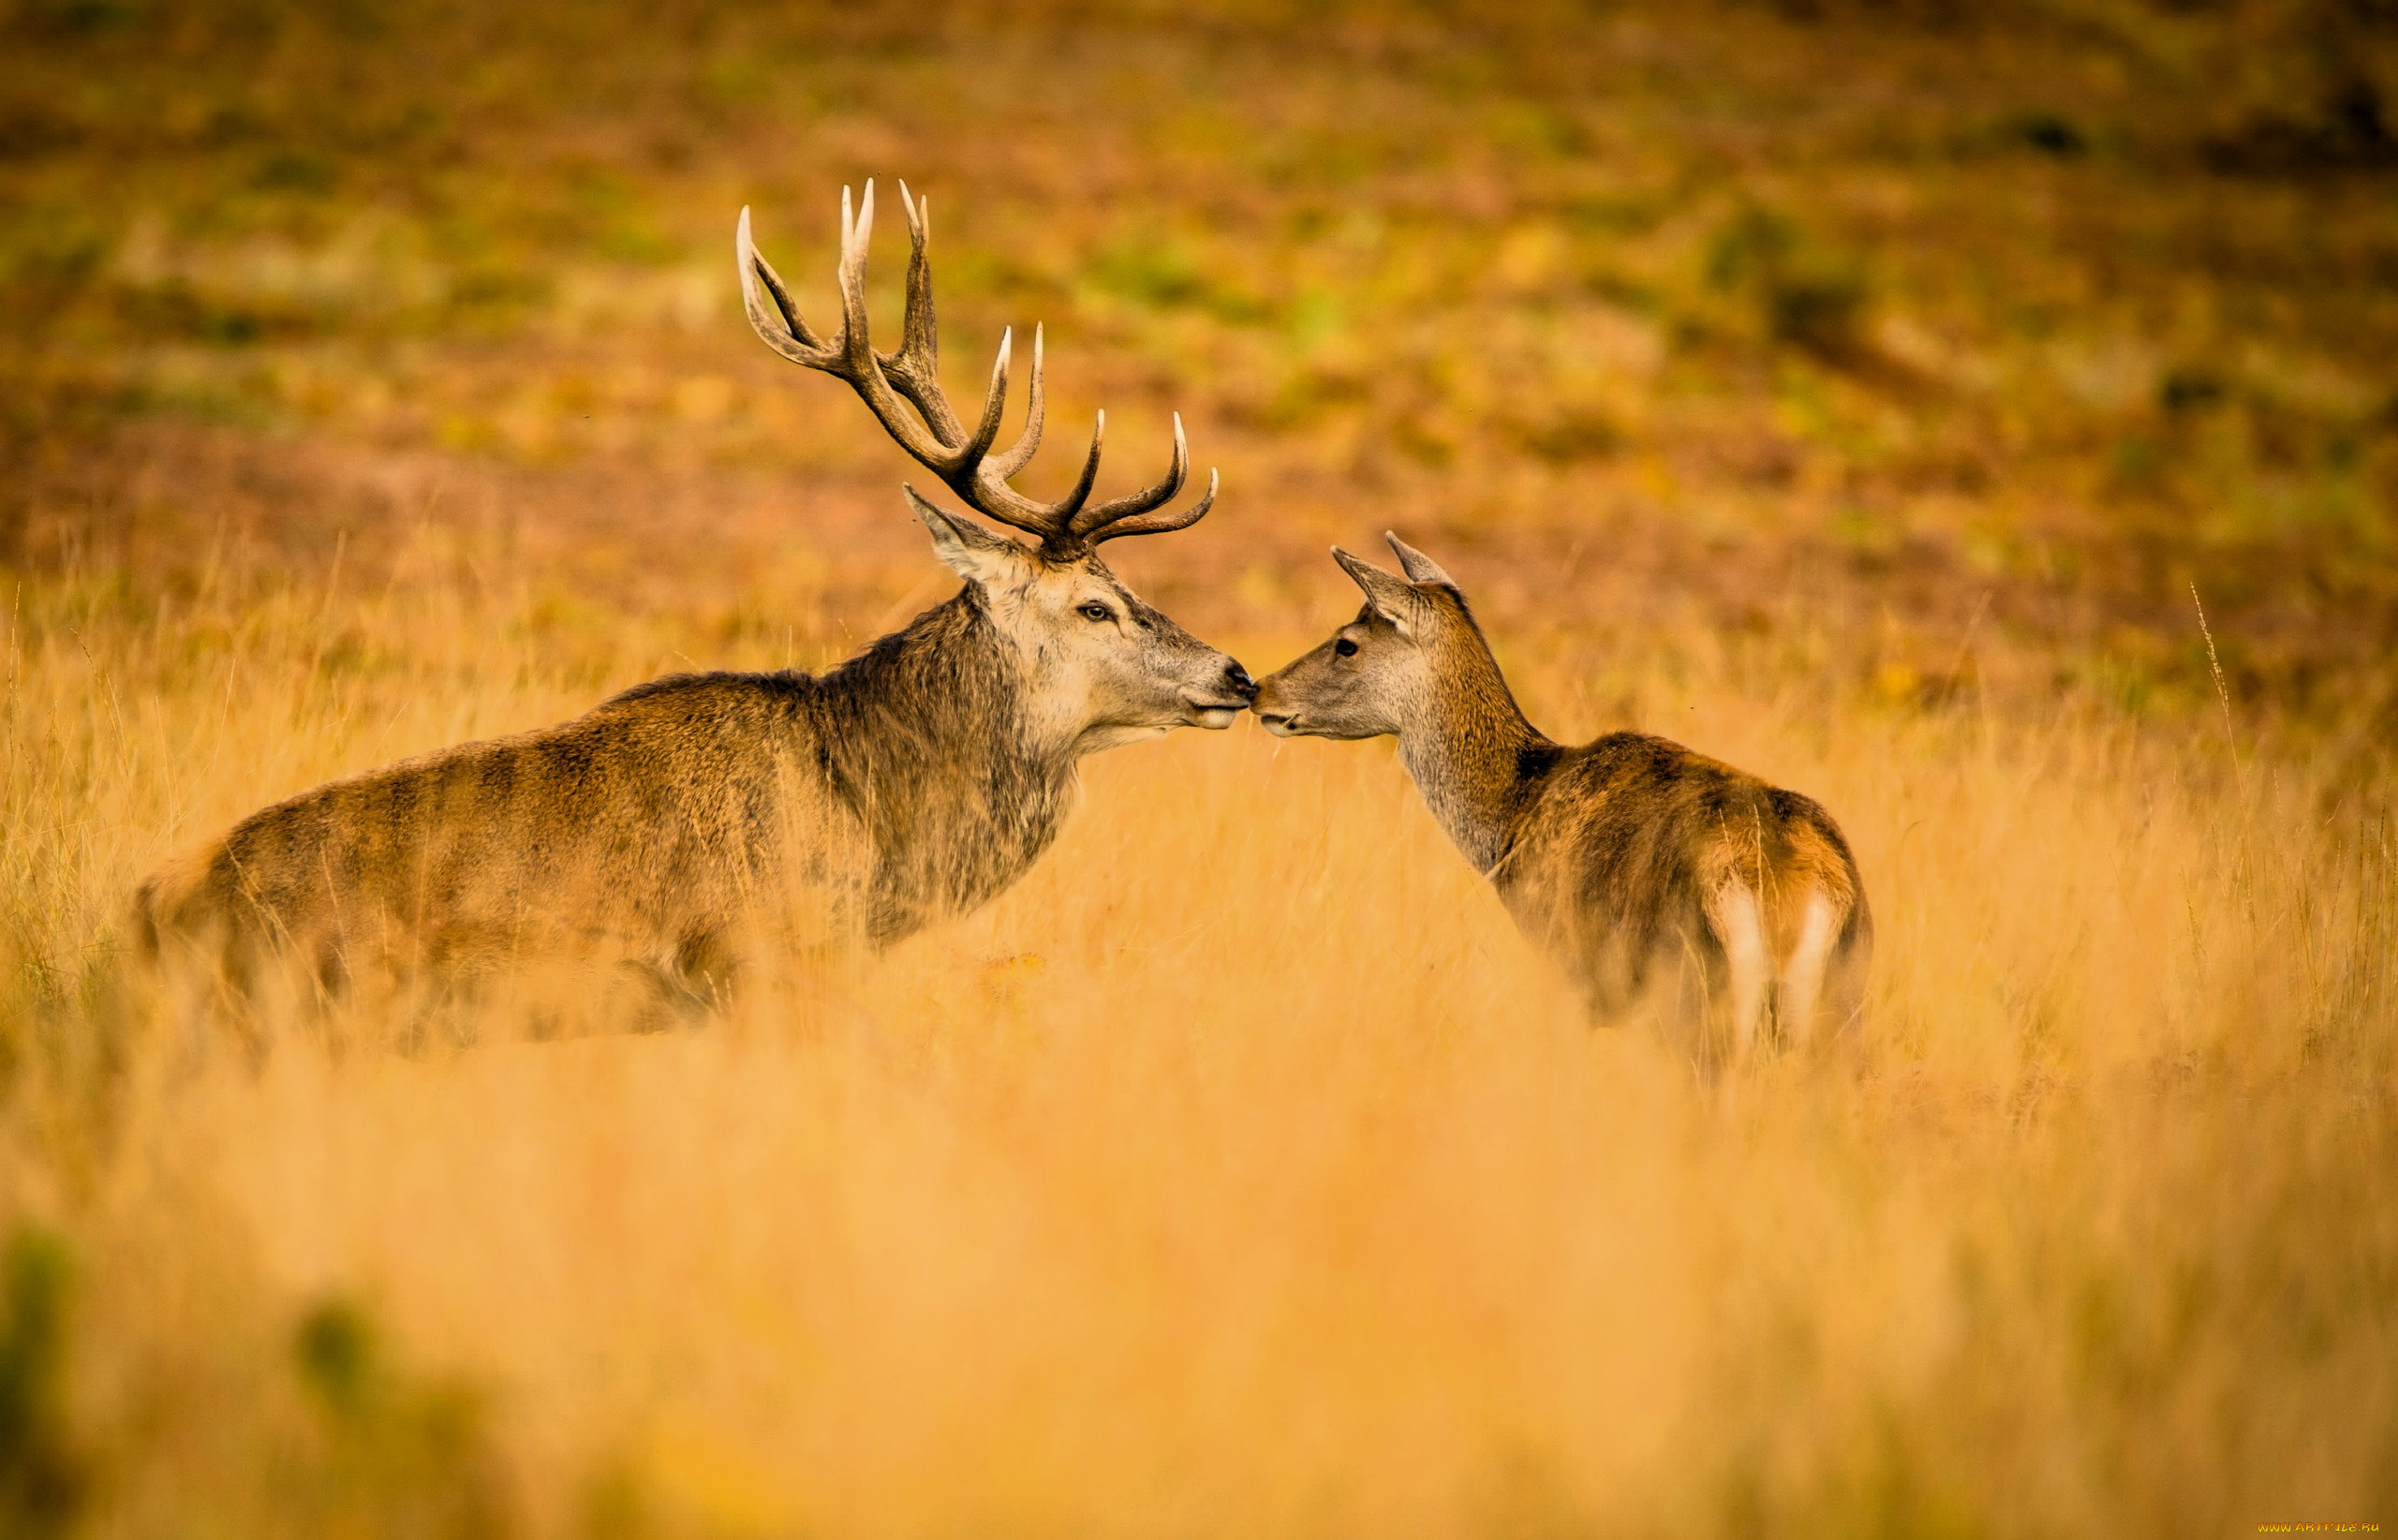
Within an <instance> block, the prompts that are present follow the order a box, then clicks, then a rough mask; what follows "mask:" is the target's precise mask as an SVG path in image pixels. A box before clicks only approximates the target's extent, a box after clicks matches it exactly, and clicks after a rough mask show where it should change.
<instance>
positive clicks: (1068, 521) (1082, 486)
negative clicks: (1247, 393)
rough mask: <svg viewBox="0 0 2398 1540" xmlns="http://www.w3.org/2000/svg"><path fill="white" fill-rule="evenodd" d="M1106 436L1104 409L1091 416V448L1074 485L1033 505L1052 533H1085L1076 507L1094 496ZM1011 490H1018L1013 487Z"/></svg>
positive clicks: (1072, 534)
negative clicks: (1053, 498)
mask: <svg viewBox="0 0 2398 1540" xmlns="http://www.w3.org/2000/svg"><path fill="white" fill-rule="evenodd" d="M1106 438H1107V413H1106V412H1105V410H1102V411H1100V412H1099V413H1097V414H1096V415H1095V416H1093V417H1092V419H1091V424H1090V448H1089V449H1088V451H1087V452H1085V453H1084V454H1083V468H1082V471H1081V473H1080V474H1078V475H1076V476H1075V478H1074V484H1073V488H1072V489H1071V490H1069V491H1068V492H1067V494H1066V495H1065V496H1062V497H1060V498H1058V500H1057V501H1056V502H1054V503H1035V504H1034V505H1032V506H1033V507H1034V508H1036V509H1037V510H1039V511H1040V514H1041V516H1042V517H1043V518H1044V519H1047V520H1048V521H1049V523H1050V526H1051V528H1050V531H1049V533H1050V534H1051V535H1053V536H1078V535H1080V534H1081V533H1082V531H1081V530H1079V529H1076V528H1075V527H1074V511H1075V510H1076V509H1079V508H1080V507H1082V506H1083V504H1084V503H1086V502H1088V501H1089V500H1090V489H1091V486H1092V484H1093V483H1095V482H1096V481H1098V480H1099V451H1100V446H1101V445H1102V444H1103V442H1105V440H1106ZM1009 490H1010V491H1011V492H1013V491H1014V489H1013V488H1010V489H1009Z"/></svg>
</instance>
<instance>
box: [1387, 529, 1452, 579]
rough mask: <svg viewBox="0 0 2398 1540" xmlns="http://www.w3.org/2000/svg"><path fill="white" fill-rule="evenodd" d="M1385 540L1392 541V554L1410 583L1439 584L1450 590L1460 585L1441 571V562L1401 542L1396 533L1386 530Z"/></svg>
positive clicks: (1403, 541)
mask: <svg viewBox="0 0 2398 1540" xmlns="http://www.w3.org/2000/svg"><path fill="white" fill-rule="evenodd" d="M1383 539H1384V540H1388V541H1390V548H1391V554H1392V555H1396V556H1398V557H1399V570H1401V571H1403V572H1405V573H1406V574H1407V581H1408V582H1410V583H1437V584H1440V585H1442V586H1443V587H1448V588H1454V587H1456V586H1457V585H1458V580H1457V579H1455V578H1453V577H1451V576H1449V574H1448V573H1446V572H1443V571H1442V570H1441V564H1440V563H1439V562H1437V561H1434V560H1433V559H1432V558H1431V557H1429V556H1428V555H1425V554H1424V553H1423V552H1421V551H1418V550H1417V549H1415V547H1414V546H1412V545H1410V544H1408V543H1407V542H1406V541H1405V540H1400V539H1399V536H1398V535H1397V534H1395V533H1394V532H1392V531H1390V530H1388V529H1385V530H1384V531H1383Z"/></svg>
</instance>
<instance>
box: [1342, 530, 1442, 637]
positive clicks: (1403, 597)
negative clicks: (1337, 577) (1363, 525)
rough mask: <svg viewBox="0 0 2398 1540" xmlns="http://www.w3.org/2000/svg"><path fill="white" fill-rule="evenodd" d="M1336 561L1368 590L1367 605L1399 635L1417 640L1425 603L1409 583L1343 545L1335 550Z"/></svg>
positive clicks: (1356, 581)
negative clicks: (1415, 637)
mask: <svg viewBox="0 0 2398 1540" xmlns="http://www.w3.org/2000/svg"><path fill="white" fill-rule="evenodd" d="M1332 559H1333V560H1335V561H1337V562H1339V563H1340V570H1342V571H1344V572H1346V573H1348V574H1349V576H1350V579H1351V581H1353V582H1354V583H1355V584H1356V585H1357V586H1358V587H1359V588H1361V589H1363V590H1365V595H1366V603H1367V604H1368V605H1369V606H1370V607H1371V608H1372V610H1373V612H1374V613H1375V614H1376V615H1380V616H1382V617H1383V618H1384V620H1387V621H1389V622H1390V623H1391V625H1392V626H1393V627H1394V628H1395V629H1397V630H1398V632H1399V635H1401V636H1405V637H1413V636H1414V634H1415V631H1416V627H1417V625H1418V624H1419V622H1420V621H1421V618H1422V616H1423V614H1424V600H1422V598H1421V597H1419V596H1418V595H1417V594H1416V592H1415V589H1414V586H1413V585H1410V584H1409V583H1408V581H1407V580H1406V579H1405V578H1403V577H1399V576H1398V575H1397V574H1395V573H1391V572H1385V571H1384V570H1382V569H1381V568H1379V567H1377V566H1375V565H1374V564H1373V563H1372V562H1370V561H1366V560H1364V559H1362V558H1360V557H1357V556H1353V555H1350V554H1349V553H1348V552H1346V551H1343V550H1342V549H1340V547H1339V546H1337V545H1336V546H1334V547H1333V548H1332Z"/></svg>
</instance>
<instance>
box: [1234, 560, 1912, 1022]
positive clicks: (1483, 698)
mask: <svg viewBox="0 0 2398 1540" xmlns="http://www.w3.org/2000/svg"><path fill="white" fill-rule="evenodd" d="M1391 543H1392V546H1393V548H1394V549H1395V550H1397V551H1398V552H1399V555H1400V559H1401V561H1402V563H1403V565H1405V566H1406V568H1407V569H1408V576H1407V577H1405V578H1401V577H1399V576H1397V575H1395V574H1392V573H1389V572H1385V571H1383V570H1381V569H1379V568H1375V567H1373V566H1371V565H1369V564H1368V563H1365V562H1362V561H1359V560H1357V559H1356V558H1355V557H1354V556H1351V555H1348V554H1347V553H1346V552H1336V553H1335V555H1336V556H1338V557H1339V558H1340V562H1341V565H1342V567H1343V568H1344V569H1346V570H1348V571H1349V573H1350V574H1351V576H1352V577H1353V578H1354V579H1355V580H1356V582H1357V584H1358V585H1359V586H1360V587H1361V588H1362V589H1364V590H1365V593H1366V604H1365V607H1364V608H1363V609H1362V610H1360V611H1359V613H1358V615H1357V618H1356V619H1355V620H1354V621H1352V622H1350V623H1349V624H1348V625H1347V626H1344V627H1342V628H1341V629H1340V631H1338V632H1336V633H1335V634H1334V635H1333V636H1332V637H1331V638H1330V639H1329V640H1327V641H1326V642H1325V643H1324V644H1323V645H1321V646H1319V647H1317V648H1316V649H1314V650H1313V651H1311V652H1310V653H1308V654H1306V655H1305V656H1303V657H1301V658H1299V659H1295V661H1293V662H1292V663H1291V664H1290V665H1288V666H1287V667H1285V668H1283V669H1282V670H1281V671H1280V672H1279V673H1276V674H1269V675H1268V676H1266V678H1265V679H1263V680H1260V681H1259V683H1258V693H1257V699H1256V702H1255V705H1254V709H1255V710H1256V712H1257V714H1258V716H1259V717H1260V718H1262V719H1263V720H1264V721H1265V722H1266V725H1267V727H1268V728H1269V729H1270V730H1271V731H1273V732H1275V733H1280V734H1286V735H1291V734H1305V735H1316V736H1324V737H1334V738H1362V737H1373V736H1379V735H1383V734H1386V733H1387V734H1396V735H1397V736H1398V738H1399V757H1400V759H1401V761H1402V762H1403V763H1405V764H1406V766H1407V769H1408V772H1409V774H1410V775H1411V776H1412V777H1414V781H1415V784H1416V786H1417V788H1418V789H1419V790H1420V791H1421V792H1423V795H1424V798H1425V801H1426V803H1427V805H1428V807H1430V808H1431V810H1432V812H1433V815H1434V816H1435V817H1436V818H1437V819H1438V820H1439V821H1440V822H1441V824H1442V826H1443V828H1445V829H1446V830H1447V831H1448V833H1449V835H1450V837H1452V838H1453V839H1454V840H1455V841H1456V842H1457V845H1458V849H1459V850H1460V851H1463V852H1464V854H1465V856H1466V858H1467V859H1468V860H1469V861H1472V862H1473V865H1474V866H1475V867H1476V869H1478V870H1480V871H1482V872H1483V873H1484V874H1485V875H1487V876H1488V878H1489V879H1490V881H1491V882H1492V883H1493V884H1494V885H1495V886H1496V887H1497V889H1498V891H1499V894H1500V896H1501V897H1502V899H1503V900H1504V902H1505V903H1506V905H1507V908H1508V911H1509V912H1510V913H1511V914H1513V915H1514V917H1515V919H1516V921H1517V924H1518V925H1520V926H1521V927H1522V928H1523V929H1524V931H1525V932H1526V933H1527V934H1528V935H1530V936H1532V938H1533V939H1534V940H1537V941H1539V942H1541V943H1542V944H1544V945H1545V946H1546V947H1547V948H1548V949H1549V950H1550V951H1551V952H1552V953H1553V954H1554V955H1556V956H1558V957H1559V959H1560V960H1561V961H1562V962H1563V963H1564V965H1565V966H1566V967H1567V968H1568V969H1569V970H1571V971H1572V972H1573V973H1574V975H1575V977H1576V980H1577V981H1578V982H1579V983H1580V984H1581V985H1582V986H1583V988H1584V989H1585V991H1586V992H1587V994H1588V996H1589V998H1590V1000H1591V1006H1592V1009H1593V1011H1594V1012H1595V1013H1597V1014H1600V1015H1602V1016H1604V1017H1614V1016H1618V1015H1621V1014H1623V1013H1624V1012H1626V1011H1627V1010H1629V1009H1631V1008H1632V1007H1633V1006H1634V1005H1635V1004H1636V1003H1638V1002H1640V1001H1641V1000H1643V999H1644V998H1647V997H1649V996H1650V994H1651V992H1652V991H1653V990H1656V989H1657V988H1658V987H1659V986H1661V985H1669V986H1672V995H1673V998H1672V1000H1670V1002H1669V1003H1670V1004H1671V1006H1672V1007H1673V1008H1674V1014H1676V1015H1677V1016H1679V1017H1680V1018H1681V1019H1682V1021H1683V1022H1684V1023H1685V1024H1686V1025H1688V1026H1691V1027H1700V1026H1703V1025H1704V1024H1706V1023H1708V1022H1710V1021H1711V1022H1712V1023H1714V1024H1716V1025H1717V1026H1718V1027H1720V1028H1724V1029H1728V1035H1729V1036H1730V1037H1731V1038H1732V1039H1733V1040H1734V1041H1735V1042H1737V1043H1738V1044H1741V1045H1742V1046H1745V1045H1746V1044H1747V1043H1748V1042H1749V1041H1750V1040H1751V1039H1752V1038H1753V1036H1754V1032H1755V1030H1756V1029H1757V1027H1758V1025H1759V1023H1760V1021H1761V1019H1762V1017H1763V1016H1764V1014H1765V1013H1766V1012H1767V1011H1768V1010H1769V1009H1771V1010H1772V1012H1773V1014H1774V1015H1775V1017H1776V1018H1777V1020H1778V1021H1779V1024H1780V1026H1781V1027H1782V1029H1783V1030H1784V1034H1785V1035H1786V1036H1788V1037H1790V1038H1791V1039H1793V1040H1794V1041H1804V1040H1806V1039H1807V1038H1809V1037H1810V1036H1812V1035H1813V1031H1814V1029H1815V1028H1816V1026H1817V1023H1818V1021H1819V1020H1820V1019H1823V1018H1826V1017H1828V1018H1830V1019H1831V1020H1833V1021H1834V1022H1836V1023H1838V1022H1846V1021H1848V1020H1850V1019H1852V1018H1853V1017H1854V1016H1855V1014H1856V1013H1857V1010H1858V1001H1859V995H1860V992H1861V989H1862V985H1863V976H1864V969H1865V965H1866V961H1867V958H1868V955H1870V952H1871V949H1872V944H1873V920H1872V916H1871V913H1870V911H1869V910H1868V907H1867V904H1866V899H1865V888H1864V884H1863V882H1862V881H1861V880H1860V879H1859V878H1858V871H1857V863H1856V860H1855V858H1854V857H1853V856H1852V855H1851V854H1850V852H1849V849H1848V843H1847V841H1846V840H1845V839H1844V838H1843V837H1842V835H1841V832H1840V828H1839V826H1838V825H1837V824H1836V823H1834V822H1833V821H1832V818H1831V815H1830V814H1828V813H1827V812H1826V811H1825V810H1824V809H1823V808H1822V807H1820V806H1819V805H1817V804H1816V803H1814V802H1813V801H1812V800H1810V799H1809V798H1807V797H1804V796H1801V795H1799V793H1798V792H1787V791H1783V790H1781V789H1779V788H1777V787H1773V786H1769V785H1768V784H1767V783H1766V782H1764V781H1762V780H1759V779H1758V778H1757V777H1754V776H1751V775H1748V774H1746V773H1745V772H1742V771H1739V770H1736V769H1734V768H1733V767H1732V766H1730V765H1728V764H1724V763H1721V762H1720V761H1716V760H1711V759H1709V758H1708V757H1706V756H1705V755H1703V754H1697V753H1694V752H1693V751H1691V750H1690V749H1687V748H1682V747H1681V746H1680V745H1679V744H1674V743H1669V742H1667V741H1666V740H1665V739H1664V738H1659V737H1654V736H1651V735H1650V734H1648V733H1608V734H1606V736H1604V737H1601V738H1598V739H1595V740H1593V741H1592V742H1591V743H1588V744H1584V745H1582V746H1580V747H1579V748H1568V747H1566V746H1563V745H1561V744H1557V743H1554V742H1552V741H1550V740H1549V739H1548V738H1547V736H1545V735H1544V734H1543V733H1541V732H1540V731H1539V730H1538V729H1537V728H1534V727H1533V726H1532V723H1531V722H1530V721H1529V720H1528V719H1526V718H1525V716H1524V714H1523V711H1522V710H1521V708H1520V707H1518V706H1517V703H1516V699H1515V696H1514V694H1513V693H1512V692H1511V691H1510V690H1509V689H1508V688H1507V682H1506V679H1505V678H1504V676H1503V675H1502V674H1501V673H1500V670H1499V664H1498V660H1497V659H1495V658H1494V657H1493V656H1492V655H1491V651H1490V646H1489V644H1488V641H1487V640H1486V639H1485V638H1484V636H1483V634H1482V629H1481V627H1480V626H1479V625H1478V624H1476V622H1475V620H1474V618H1473V611H1472V609H1471V608H1470V607H1469V606H1468V604H1467V602H1466V599H1465V595H1464V594H1463V593H1462V592H1461V591H1460V590H1459V589H1458V586H1457V585H1456V584H1455V583H1454V582H1453V581H1452V580H1451V579H1450V578H1449V577H1448V575H1447V574H1446V573H1444V572H1443V571H1441V570H1440V569H1439V568H1438V567H1437V566H1436V565H1434V564H1433V563H1432V562H1431V561H1430V559H1429V558H1428V557H1426V556H1424V555H1422V554H1421V553H1419V552H1416V551H1414V550H1412V549H1411V548H1409V547H1407V546H1405V545H1404V544H1402V543H1401V542H1400V541H1399V540H1398V538H1397V537H1396V536H1393V537H1391ZM1710 1002H1711V1005H1710ZM1697 1046H1698V1047H1699V1048H1700V1051H1701V1052H1702V1053H1703V1054H1704V1055H1707V1056H1709V1057H1711V1056H1712V1055H1713V1054H1714V1053H1715V1052H1716V1051H1718V1048H1719V1046H1720V1044H1715V1043H1712V1042H1710V1041H1707V1040H1702V1041H1701V1043H1700V1044H1697Z"/></svg>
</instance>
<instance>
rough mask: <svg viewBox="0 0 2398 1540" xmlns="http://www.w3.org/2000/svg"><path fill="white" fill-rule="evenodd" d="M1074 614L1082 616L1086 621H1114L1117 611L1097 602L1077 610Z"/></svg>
mask: <svg viewBox="0 0 2398 1540" xmlns="http://www.w3.org/2000/svg"><path fill="white" fill-rule="evenodd" d="M1074 613H1075V614H1076V615H1080V616H1082V617H1083V618H1084V619H1085V620H1113V619H1115V618H1116V612H1115V611H1113V610H1111V609H1109V608H1108V607H1107V606H1106V605H1104V604H1101V603H1098V602H1097V601H1093V602H1091V603H1088V604H1085V605H1082V606H1080V607H1079V608H1077V609H1076V610H1075V611H1074Z"/></svg>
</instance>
